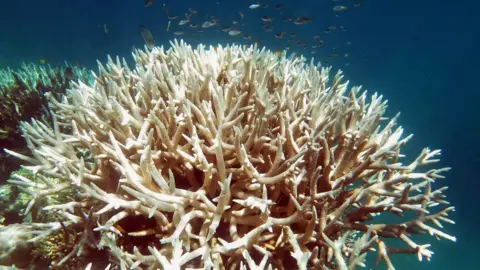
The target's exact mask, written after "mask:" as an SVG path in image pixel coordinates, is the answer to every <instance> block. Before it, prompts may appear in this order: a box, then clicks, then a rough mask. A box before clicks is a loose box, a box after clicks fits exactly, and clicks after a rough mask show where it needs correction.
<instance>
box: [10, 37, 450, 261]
mask: <svg viewBox="0 0 480 270" xmlns="http://www.w3.org/2000/svg"><path fill="white" fill-rule="evenodd" d="M133 56H134V58H135V61H136V67H135V68H134V69H130V68H129V67H128V66H127V65H126V63H125V61H120V59H118V58H117V59H116V60H113V59H111V58H109V60H108V64H107V65H106V66H103V65H101V64H100V70H99V73H98V74H97V75H95V82H94V84H85V83H82V82H79V83H74V84H73V86H72V89H71V91H70V92H69V95H66V96H64V97H63V98H62V99H61V100H58V99H56V98H54V97H53V96H52V95H50V107H51V109H52V111H51V117H52V119H53V120H52V125H48V124H45V123H43V122H42V121H39V120H35V119H33V120H32V122H31V123H26V122H23V123H22V125H21V127H22V131H23V135H24V136H25V139H26V141H27V143H28V146H29V148H30V149H31V150H32V155H30V156H27V155H22V154H19V153H15V152H13V151H10V150H6V151H7V152H8V153H9V154H11V155H13V156H16V157H18V158H20V159H22V160H24V161H26V162H28V163H30V164H31V165H29V166H24V168H25V169H28V170H31V171H32V172H33V173H34V174H35V176H36V181H33V180H32V179H29V178H28V177H24V176H20V175H13V179H12V180H10V181H9V182H10V183H13V184H16V185H18V186H19V187H21V188H23V189H28V190H29V193H30V194H31V196H32V198H31V200H30V202H29V203H28V206H27V208H26V210H25V212H26V213H29V211H31V209H32V208H34V207H35V205H36V204H37V203H38V202H39V201H40V200H41V199H42V198H44V197H47V196H50V197H52V196H53V197H54V196H60V195H57V194H59V193H60V192H61V191H64V192H67V193H69V194H72V195H70V196H64V197H63V198H58V199H57V201H58V203H55V204H51V205H48V206H45V207H43V211H47V212H55V213H56V215H57V216H58V217H59V218H61V219H60V220H61V221H60V222H59V221H57V222H54V221H52V222H50V223H42V224H44V226H45V227H44V229H43V230H41V231H40V232H38V230H37V232H38V233H37V234H36V235H33V236H32V237H31V238H30V240H29V242H31V243H35V242H37V241H39V240H40V239H42V238H45V237H47V236H48V235H51V234H56V233H59V232H60V231H61V230H64V231H67V232H69V233H72V234H74V235H75V236H76V237H75V241H72V242H73V243H72V244H71V245H72V248H71V251H70V252H69V253H68V254H67V255H65V256H64V257H63V258H61V259H58V260H57V261H55V262H53V265H55V266H57V267H58V266H62V265H64V264H66V263H67V262H68V261H69V260H71V259H74V258H76V257H79V256H82V254H85V252H86V250H88V249H99V250H107V251H108V252H109V254H110V255H109V256H110V258H109V260H110V261H111V264H112V265H110V267H119V268H121V269H127V268H128V269H137V268H142V269H185V268H196V269H199V268H201V269H341V270H344V269H356V268H358V267H359V266H364V265H365V257H366V254H367V253H369V252H372V253H376V254H377V256H378V259H379V260H381V261H383V262H384V263H385V264H386V266H387V268H389V269H394V265H393V263H392V262H391V259H390V258H391V256H392V255H393V254H395V253H412V254H414V255H415V256H417V257H418V259H419V260H422V259H427V260H429V259H430V258H431V256H432V253H433V252H432V251H431V250H430V249H429V246H430V244H429V243H425V242H422V243H418V242H416V241H418V240H415V239H414V236H415V235H416V234H421V233H429V234H430V235H433V236H435V237H436V238H444V239H448V240H452V241H455V240H456V239H455V237H453V236H450V235H449V234H447V233H445V232H444V231H443V230H442V225H441V222H446V223H453V221H452V220H450V219H449V218H448V217H447V215H448V213H449V212H451V211H453V209H454V208H453V207H451V206H449V204H448V202H447V201H446V200H445V198H444V195H443V194H442V193H443V192H444V190H445V189H446V187H440V188H438V189H436V188H435V187H434V186H435V185H434V182H435V180H436V179H438V178H443V176H442V173H444V172H445V171H447V170H448V169H449V168H432V167H431V165H433V164H435V163H436V162H437V161H438V160H437V159H436V158H437V156H438V155H439V154H440V151H439V150H433V151H432V150H429V149H424V150H423V151H421V153H420V154H419V155H418V157H417V158H415V159H413V160H412V161H411V162H409V163H407V164H404V163H403V162H402V160H403V155H402V154H401V148H402V146H404V145H405V143H407V141H408V140H409V139H410V138H411V136H406V137H402V132H403V130H402V128H401V127H399V126H397V124H396V122H397V118H398V117H397V116H395V117H393V118H392V119H390V120H387V119H386V118H385V117H384V112H385V110H386V101H384V100H383V98H382V96H380V95H378V94H376V93H375V94H373V95H371V96H368V95H367V93H366V92H363V91H361V89H360V87H353V88H348V87H347V86H348V82H342V77H343V76H342V73H341V72H337V73H336V74H335V75H334V76H330V75H329V73H330V68H325V67H321V66H319V65H315V64H314V63H310V64H309V63H307V62H306V60H305V59H304V58H302V57H295V56H292V57H287V56H286V55H282V56H281V57H278V56H276V55H275V54H274V53H272V52H270V51H268V50H265V49H262V50H260V49H258V48H256V47H241V46H234V45H232V46H227V47H222V46H218V47H216V48H213V47H209V48H207V47H205V46H203V45H200V46H199V47H198V48H196V49H192V48H191V47H190V46H188V45H187V44H184V43H183V42H180V43H178V42H177V41H175V42H174V43H172V47H171V48H169V49H168V50H167V51H165V50H164V49H163V47H162V48H158V47H156V48H153V49H152V50H147V51H141V50H137V51H135V52H134V54H133ZM37 226H38V225H37ZM388 238H395V239H398V241H395V242H393V243H392V242H390V241H387V240H386V239H388ZM422 239H423V238H422ZM92 265H96V263H95V262H94V261H92V262H91V264H88V265H87V267H92Z"/></svg>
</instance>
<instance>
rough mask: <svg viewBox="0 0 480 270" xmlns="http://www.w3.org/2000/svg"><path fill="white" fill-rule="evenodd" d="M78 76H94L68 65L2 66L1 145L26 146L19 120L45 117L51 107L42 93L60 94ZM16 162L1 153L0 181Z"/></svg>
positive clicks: (0, 91)
mask: <svg viewBox="0 0 480 270" xmlns="http://www.w3.org/2000/svg"><path fill="white" fill-rule="evenodd" d="M77 79H81V80H83V81H89V80H90V79H92V76H91V74H90V73H88V72H87V69H85V68H80V67H75V66H69V65H65V66H63V67H51V66H48V65H47V66H37V65H35V64H33V63H30V64H25V63H23V64H22V66H21V68H20V69H18V70H12V69H10V68H6V69H2V70H0V99H1V100H2V102H1V103H0V145H2V147H5V148H10V149H15V151H19V152H22V151H25V150H27V149H26V145H25V141H24V140H23V138H22V136H21V132H20V129H19V124H20V122H21V121H29V120H30V118H32V117H33V118H36V119H40V118H42V117H43V116H44V114H45V113H47V110H46V107H48V104H47V99H46V98H45V96H44V95H43V93H45V92H51V93H52V94H53V95H55V96H56V97H61V96H62V95H63V94H65V91H66V89H67V88H69V87H70V81H71V80H77ZM17 162H18V160H10V159H8V157H5V156H4V155H3V153H2V154H0V183H3V182H4V181H5V180H6V177H8V176H9V175H10V172H12V171H13V170H16V169H18V168H19V165H18V164H16V163H17Z"/></svg>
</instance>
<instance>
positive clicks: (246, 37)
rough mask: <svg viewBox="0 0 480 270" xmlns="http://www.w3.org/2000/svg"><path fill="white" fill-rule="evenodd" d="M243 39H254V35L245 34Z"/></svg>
mask: <svg viewBox="0 0 480 270" xmlns="http://www.w3.org/2000/svg"><path fill="white" fill-rule="evenodd" d="M243 39H245V40H250V39H252V35H244V36H243Z"/></svg>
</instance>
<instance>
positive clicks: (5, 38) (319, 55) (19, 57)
mask: <svg viewBox="0 0 480 270" xmlns="http://www.w3.org/2000/svg"><path fill="white" fill-rule="evenodd" d="M165 2H168V9H169V11H170V13H171V14H176V15H178V16H179V19H183V17H184V15H183V14H184V13H186V12H187V11H188V8H190V7H192V8H195V9H196V10H197V11H198V14H195V15H193V16H192V20H194V21H195V23H199V24H201V23H202V22H203V21H206V20H207V19H209V18H211V17H210V16H215V18H217V19H219V20H220V23H221V25H222V26H223V25H225V24H231V21H233V20H240V15H239V11H241V12H243V13H244V18H243V20H241V23H242V24H244V25H243V26H240V27H239V29H240V30H241V31H242V34H241V35H239V36H236V37H230V36H229V35H228V34H227V33H224V32H222V31H219V27H212V28H209V29H206V30H205V31H204V32H203V33H198V32H196V31H195V30H194V29H187V30H184V32H185V34H183V35H182V36H175V35H174V34H173V32H174V31H180V30H181V27H179V26H178V25H176V24H177V22H178V20H179V19H177V20H175V21H172V25H171V29H170V31H168V32H167V31H166V27H167V22H168V18H167V16H166V14H165V12H164V10H163V7H162V4H163V3H165ZM216 2H219V3H218V4H217V3H216ZM354 2H356V1H353V0H343V1H340V2H339V4H344V5H347V6H349V9H348V10H345V11H342V12H340V16H339V17H337V16H336V15H335V12H333V11H332V7H333V6H334V5H335V4H336V3H334V2H333V1H331V0H329V1H327V0H295V1H287V0H285V1H283V3H285V7H284V8H283V10H281V11H278V10H276V9H275V8H274V6H275V5H276V4H277V3H279V1H273V0H271V1H262V3H263V4H267V3H268V4H269V7H268V8H259V9H255V10H250V9H248V6H249V5H250V4H254V3H255V1H244V0H235V1H234V0H229V1H227V0H219V1H215V0H201V1H200V0H195V1H193V0H191V1H185V0H179V1H174V0H170V1H160V0H153V4H152V5H151V6H150V7H148V8H145V7H144V3H143V0H128V1H119V0H116V1H113V0H101V1H100V0H96V1H93V0H78V1H65V0H63V1H62V0H48V1H33V0H23V1H14V0H10V1H6V0H2V1H0V68H3V67H5V66H11V67H18V66H19V65H20V63H21V62H22V61H25V62H30V61H32V62H36V63H39V61H40V59H45V60H46V61H47V63H50V64H52V65H56V64H61V63H63V62H64V61H68V62H72V63H79V64H81V65H84V66H86V67H89V68H93V69H95V70H96V63H95V60H96V59H99V60H101V61H105V60H106V55H107V54H110V55H121V56H125V57H126V58H127V59H130V58H131V57H130V52H131V49H132V46H134V47H137V48H141V47H143V45H144V41H143V39H142V37H141V36H140V35H139V33H138V32H139V27H140V25H145V26H146V27H148V29H150V31H151V33H152V34H153V36H154V37H155V41H156V44H157V45H162V44H163V45H168V40H170V39H172V38H175V37H180V38H184V39H185V40H187V41H188V42H190V43H192V44H198V43H199V42H201V43H205V44H216V43H222V44H225V43H227V42H236V43H243V44H250V43H252V42H254V41H257V42H258V43H259V45H260V46H266V47H268V48H270V49H272V50H277V49H280V50H283V49H284V48H285V46H286V44H287V43H288V42H287V40H286V39H288V34H289V33H291V32H296V33H297V37H296V38H295V40H299V41H302V42H304V43H305V44H306V46H311V45H313V44H315V42H318V40H320V39H321V40H323V41H324V42H325V45H324V46H323V47H321V48H316V49H315V50H316V51H317V52H316V53H313V54H312V53H311V51H312V49H310V48H309V49H308V50H306V49H303V48H302V47H299V46H297V45H292V46H291V49H290V51H291V52H297V53H302V54H305V55H306V56H307V57H310V56H315V59H317V60H321V61H326V62H328V63H329V64H331V65H333V67H334V69H339V68H341V69H343V70H344V71H345V74H346V76H347V77H348V78H349V79H350V80H351V81H352V83H353V84H361V85H363V86H364V87H365V88H366V89H368V90H369V91H370V92H380V93H382V94H383V95H384V96H385V97H386V98H387V99H388V100H389V104H390V105H389V114H390V115H393V114H394V113H396V112H398V111H401V112H402V116H401V118H400V123H401V124H402V126H403V127H404V128H405V130H406V133H414V134H415V136H414V139H413V140H412V141H411V142H410V143H409V144H408V146H407V147H406V149H405V150H404V153H405V154H407V155H415V154H416V153H418V152H419V151H420V150H421V149H422V148H423V147H424V146H429V147H430V148H434V149H437V148H440V149H442V150H443V152H442V153H443V157H442V162H441V165H445V166H451V167H453V170H452V171H451V172H449V173H447V174H446V175H447V178H446V179H444V180H440V181H443V182H444V184H445V185H448V186H449V187H450V189H449V190H448V191H447V196H448V198H449V201H450V202H451V203H452V204H453V205H455V206H456V212H455V214H454V216H453V218H454V219H455V220H456V222H457V224H456V225H455V226H447V231H449V232H450V233H451V234H454V235H455V236H457V238H458V241H457V243H456V244H454V243H451V242H448V241H446V240H441V241H436V240H433V239H432V240H431V243H432V245H433V248H432V250H433V251H434V252H435V255H434V256H433V258H432V261H431V262H423V263H419V262H417V261H416V257H415V256H396V257H395V256H394V258H393V259H394V261H395V262H396V263H397V264H396V265H397V269H406V268H408V269H410V270H413V269H437V270H443V269H480V266H476V263H475V262H476V260H475V259H476V257H475V256H477V250H476V248H477V247H478V243H480V237H479V229H478V226H479V222H480V219H479V218H478V216H479V214H480V211H479V210H478V209H479V204H480V202H479V200H478V199H479V198H480V184H479V183H480V174H479V173H478V168H480V155H479V153H480V144H479V143H478V139H479V138H480V113H479V112H478V109H477V106H478V104H479V102H480V91H479V90H480V89H479V87H478V80H479V74H480V68H479V63H480V54H479V48H480V27H479V26H478V25H479V24H478V19H476V16H478V11H479V10H480V3H479V2H477V1H476V2H474V1H471V0H470V1H462V2H457V1H445V0H440V1H438V0H426V1H398V0H396V1H394V0H392V1H388V0H364V1H360V2H362V4H363V5H362V7H358V8H355V7H353V3H354ZM280 12H283V14H281V13H280ZM262 16H270V17H271V18H273V22H272V23H271V25H273V26H274V30H273V32H266V31H265V30H264V29H262V28H261V23H262V21H261V17H262ZM285 16H290V17H292V18H295V17H297V16H302V17H309V18H311V19H312V22H311V23H309V24H305V25H294V24H293V23H292V22H289V23H287V22H283V17H285ZM104 24H106V26H107V28H108V33H105V32H104V29H103V25H104ZM329 26H336V27H337V30H334V31H332V32H331V33H328V34H327V33H324V29H325V28H326V27H329ZM340 26H343V27H344V29H345V30H346V31H342V30H341V29H339V27H340ZM281 31H286V32H287V37H285V38H284V39H277V38H275V37H274V34H275V33H278V32H281ZM244 34H249V35H252V39H251V40H244V39H243V38H242V35H244ZM316 35H320V38H319V39H314V38H313V37H314V36H316ZM349 44H350V45H349ZM334 48H335V49H334ZM332 51H333V52H337V53H338V54H339V55H338V56H336V57H334V58H332V59H329V57H328V55H329V54H331V53H332ZM345 54H348V56H347V57H345ZM370 268H374V269H383V266H382V264H381V266H378V267H376V266H374V265H373V266H371V267H370Z"/></svg>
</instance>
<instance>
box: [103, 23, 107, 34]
mask: <svg viewBox="0 0 480 270" xmlns="http://www.w3.org/2000/svg"><path fill="white" fill-rule="evenodd" d="M103 32H104V33H105V34H108V26H107V24H106V23H104V24H103Z"/></svg>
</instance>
